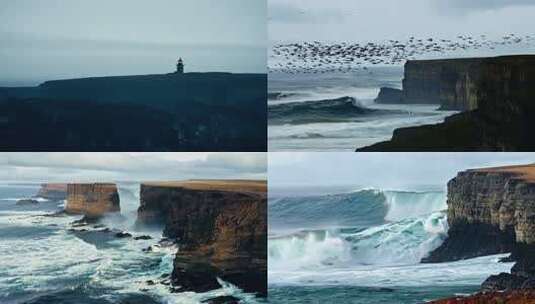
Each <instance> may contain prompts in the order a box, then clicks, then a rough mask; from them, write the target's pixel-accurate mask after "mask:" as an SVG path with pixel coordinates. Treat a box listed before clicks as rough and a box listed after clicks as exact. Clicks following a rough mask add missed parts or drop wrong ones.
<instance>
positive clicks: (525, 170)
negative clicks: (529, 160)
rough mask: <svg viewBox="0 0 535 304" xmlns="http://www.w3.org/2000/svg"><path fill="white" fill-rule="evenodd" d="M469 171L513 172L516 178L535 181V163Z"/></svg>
mask: <svg viewBox="0 0 535 304" xmlns="http://www.w3.org/2000/svg"><path fill="white" fill-rule="evenodd" d="M469 171H476V172H489V173H493V172H494V173H500V172H505V173H511V174H514V175H516V178H518V179H521V180H524V181H527V182H534V183H535V164H528V165H516V166H503V167H491V168H481V169H473V170H469Z"/></svg>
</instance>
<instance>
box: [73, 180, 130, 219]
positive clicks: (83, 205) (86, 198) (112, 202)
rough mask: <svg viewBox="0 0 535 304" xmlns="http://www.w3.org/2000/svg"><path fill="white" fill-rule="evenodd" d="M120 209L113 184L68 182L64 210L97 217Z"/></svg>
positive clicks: (115, 187)
mask: <svg viewBox="0 0 535 304" xmlns="http://www.w3.org/2000/svg"><path fill="white" fill-rule="evenodd" d="M119 211H121V208H120V204H119V193H118V192H117V186H116V185H115V184H105V183H94V184H68V186H67V204H66V205H65V212H67V213H70V214H83V215H85V216H86V217H88V218H98V217H101V216H103V215H105V214H107V213H113V212H119Z"/></svg>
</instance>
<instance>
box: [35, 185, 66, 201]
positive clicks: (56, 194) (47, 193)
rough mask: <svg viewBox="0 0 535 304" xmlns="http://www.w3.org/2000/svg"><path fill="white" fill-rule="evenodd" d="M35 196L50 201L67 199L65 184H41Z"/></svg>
mask: <svg viewBox="0 0 535 304" xmlns="http://www.w3.org/2000/svg"><path fill="white" fill-rule="evenodd" d="M35 196H36V197H41V198H45V199H48V200H52V201H61V200H64V199H67V184H59V183H55V184H53V183H50V184H41V188H40V189H39V192H37V194H36V195H35Z"/></svg>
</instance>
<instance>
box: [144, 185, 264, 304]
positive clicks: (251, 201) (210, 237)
mask: <svg viewBox="0 0 535 304" xmlns="http://www.w3.org/2000/svg"><path fill="white" fill-rule="evenodd" d="M140 200H141V202H140V207H139V209H138V220H137V224H138V225H139V226H158V225H161V226H163V230H164V235H165V236H167V237H170V238H174V239H176V240H177V242H178V244H179V248H180V249H179V251H178V252H177V254H176V258H175V261H174V270H173V273H172V281H173V285H174V286H175V287H176V288H178V289H179V290H181V291H187V290H192V291H196V292H203V291H208V290H212V289H216V288H219V287H220V284H219V282H218V280H217V279H218V278H220V279H222V280H224V281H226V282H230V283H232V284H234V285H237V286H238V287H239V288H241V289H243V290H244V291H246V292H254V293H257V294H258V295H260V296H266V295H267V205H266V204H267V203H266V201H267V200H266V182H265V181H186V182H161V183H144V184H142V185H141V188H140Z"/></svg>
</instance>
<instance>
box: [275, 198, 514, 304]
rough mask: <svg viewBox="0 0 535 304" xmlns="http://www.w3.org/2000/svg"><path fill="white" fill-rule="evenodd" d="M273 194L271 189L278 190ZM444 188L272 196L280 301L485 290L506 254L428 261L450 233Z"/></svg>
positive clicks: (369, 299) (409, 299) (390, 299)
mask: <svg viewBox="0 0 535 304" xmlns="http://www.w3.org/2000/svg"><path fill="white" fill-rule="evenodd" d="M270 195H271V193H270ZM445 202H446V195H445V193H444V192H443V191H420V192H417V191H391V190H378V189H366V190H360V191H353V192H346V193H338V194H333V193H329V194H327V195H321V194H319V195H314V196H296V195H295V194H294V195H292V196H284V195H276V194H275V195H274V196H273V198H272V199H271V200H270V202H269V213H268V214H269V223H270V226H269V240H268V257H269V267H268V268H269V271H268V278H269V280H268V281H269V285H270V286H269V298H270V302H272V303H363V304H364V303H366V304H368V303H372V304H373V303H382V304H383V303H392V304H394V303H407V304H408V303H423V302H425V301H429V300H433V299H438V298H443V297H449V296H453V295H456V294H469V293H473V292H475V291H477V290H478V289H479V286H480V284H481V282H483V281H484V280H485V279H486V278H487V277H488V276H489V275H491V274H496V273H500V272H505V271H508V270H509V269H510V268H511V266H512V264H511V263H500V262H499V259H500V258H501V257H505V256H506V255H495V256H484V257H478V258H474V259H470V260H462V261H456V262H448V263H437V264H422V263H420V261H421V259H422V258H424V257H425V256H427V255H428V254H429V252H431V251H432V250H434V249H435V248H437V247H438V246H440V244H441V243H442V242H443V241H444V239H445V238H446V236H447V231H448V224H447V217H446V212H445V211H444V210H445V209H446V207H447V206H446V203H445Z"/></svg>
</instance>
